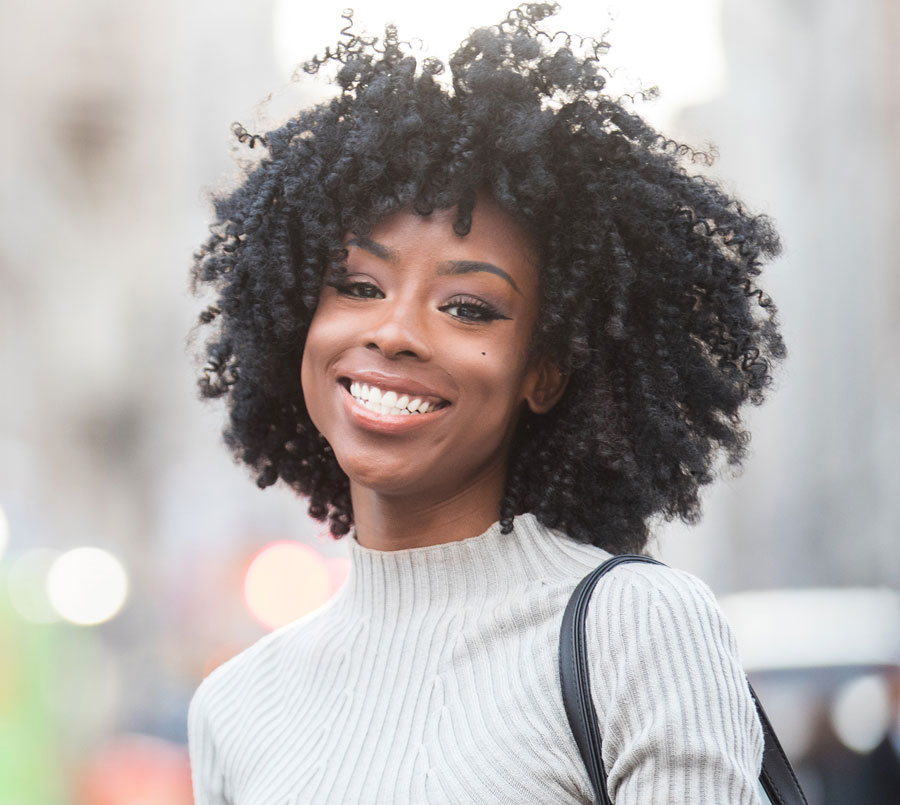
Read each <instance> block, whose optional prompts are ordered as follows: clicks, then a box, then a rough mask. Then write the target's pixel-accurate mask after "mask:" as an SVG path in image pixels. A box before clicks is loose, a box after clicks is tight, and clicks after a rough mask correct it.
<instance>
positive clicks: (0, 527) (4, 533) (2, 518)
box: [0, 506, 9, 559]
mask: <svg viewBox="0 0 900 805" xmlns="http://www.w3.org/2000/svg"><path fill="white" fill-rule="evenodd" d="M7 545H9V520H8V519H7V517H6V512H5V511H3V507H2V506H0V559H2V558H3V554H4V552H5V551H6V546H7Z"/></svg>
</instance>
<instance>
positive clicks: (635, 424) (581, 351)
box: [193, 3, 785, 553]
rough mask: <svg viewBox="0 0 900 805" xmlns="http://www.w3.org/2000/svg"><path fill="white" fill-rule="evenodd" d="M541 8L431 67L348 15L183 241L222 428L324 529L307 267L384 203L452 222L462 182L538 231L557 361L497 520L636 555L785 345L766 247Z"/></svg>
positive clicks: (337, 252) (346, 514)
mask: <svg viewBox="0 0 900 805" xmlns="http://www.w3.org/2000/svg"><path fill="white" fill-rule="evenodd" d="M556 10H557V6H556V5H555V4H552V3H550V4H546V3H540V4H526V5H522V6H520V7H519V8H517V9H514V10H513V11H511V12H510V13H509V14H508V15H507V17H506V19H504V20H503V21H502V22H501V23H500V24H499V25H496V26H494V27H490V28H481V29H478V30H476V31H474V32H473V33H472V34H471V35H470V36H469V37H468V38H467V39H466V40H465V41H464V42H463V43H462V45H461V46H460V47H459V49H458V50H457V51H456V53H455V54H454V55H453V56H452V57H451V58H450V61H449V67H450V76H449V78H450V80H449V81H444V79H442V78H440V76H441V73H443V72H444V69H445V66H444V64H443V63H442V62H440V61H438V60H436V59H432V58H427V59H424V61H422V63H421V65H419V64H418V63H417V60H416V59H415V58H414V57H413V56H412V55H410V51H411V47H410V46H409V45H408V44H407V43H404V42H401V41H399V39H398V36H397V31H396V29H395V28H394V27H393V26H388V27H387V28H386V29H385V34H384V36H383V38H380V39H376V38H368V37H364V36H360V35H358V34H356V33H354V32H353V29H352V25H351V23H352V13H351V12H345V13H344V18H345V20H346V21H347V25H346V26H345V28H344V29H343V31H342V37H341V41H340V42H339V44H338V45H337V46H336V47H335V48H333V49H332V48H329V49H328V50H326V51H325V54H324V56H322V57H319V58H316V59H313V60H312V61H311V62H309V63H307V64H306V65H304V69H305V70H306V71H307V72H309V73H316V72H318V71H319V70H321V69H322V68H324V67H326V66H328V65H330V64H332V63H336V66H337V73H336V82H337V84H338V85H339V88H340V90H339V92H337V93H336V96H335V97H334V98H333V99H332V100H330V101H328V102H325V103H323V104H320V105H317V106H314V107H312V108H309V109H306V110H304V111H301V112H300V113H299V114H298V115H297V116H296V117H294V118H292V119H291V120H289V121H288V122H287V123H286V124H284V125H283V126H281V127H280V128H277V129H275V130H273V131H269V132H267V133H265V134H264V135H255V134H254V135H251V134H250V133H249V132H248V131H247V130H246V129H244V128H243V127H242V126H240V125H238V124H235V126H234V132H235V134H236V136H237V138H238V140H240V142H242V143H244V144H245V145H247V146H249V147H250V148H256V147H259V148H261V149H263V150H264V156H263V158H261V159H260V160H259V161H258V162H257V163H256V164H255V165H252V166H251V167H248V168H247V170H246V174H245V176H244V178H243V180H242V183H241V184H240V185H239V186H238V187H236V189H233V190H231V191H230V192H228V193H227V194H223V195H220V196H219V197H217V198H216V199H215V212H216V222H215V223H214V224H213V225H212V226H211V228H210V231H211V233H212V234H211V236H210V237H209V239H208V240H207V241H206V243H205V244H204V245H203V247H202V248H201V249H200V250H199V251H198V252H197V254H196V255H195V261H194V266H193V281H194V290H195V292H200V291H202V290H208V289H210V288H211V289H212V290H213V291H214V292H215V294H216V296H217V299H216V302H215V304H213V305H211V306H210V307H208V308H207V309H205V310H204V311H203V313H201V315H200V326H201V327H204V328H210V330H211V334H210V335H209V337H208V339H207V340H206V343H205V352H204V357H205V358H206V359H207V363H206V365H205V366H204V367H203V369H202V371H201V376H200V381H199V383H200V389H201V393H202V395H203V396H205V397H220V396H224V397H225V398H226V399H227V403H228V407H229V414H230V421H229V424H228V426H227V428H226V430H225V440H226V443H227V444H228V445H229V446H230V448H231V449H232V451H233V453H234V455H235V458H236V459H237V460H240V461H243V462H245V463H246V464H248V465H250V466H251V467H252V468H253V469H254V470H255V471H256V473H257V475H258V484H259V486H260V487H266V486H268V485H270V484H273V483H275V482H276V481H277V480H278V479H279V478H280V479H281V480H283V481H284V482H286V483H287V484H288V485H290V486H291V487H292V488H293V489H295V490H296V491H297V492H299V493H300V494H302V495H305V496H307V497H308V498H309V501H310V503H309V512H310V514H311V515H312V516H313V517H314V518H317V519H319V520H325V519H326V518H327V519H328V520H329V523H330V529H331V533H332V534H333V535H334V536H335V537H339V536H341V535H343V534H346V533H347V531H348V530H349V529H350V527H351V526H352V521H353V513H352V506H351V501H350V491H349V481H348V479H347V477H346V475H345V474H344V473H343V472H342V470H341V468H340V467H339V466H338V463H337V461H336V459H335V457H334V454H333V453H332V450H331V447H330V446H329V445H328V443H327V442H326V441H325V439H324V437H323V436H322V435H321V434H320V433H319V432H318V431H317V429H316V428H315V426H314V425H313V423H312V422H311V420H310V417H309V414H308V413H307V410H306V406H305V403H304V399H303V393H302V390H301V386H300V371H299V367H300V361H301V356H302V354H303V347H304V342H305V338H306V333H307V330H308V328H309V325H310V321H311V319H312V317H313V314H314V313H315V309H316V303H317V299H318V295H319V290H320V287H321V285H322V282H323V277H324V275H325V273H326V271H328V270H329V269H330V268H331V267H333V266H334V265H335V263H337V262H340V260H341V259H342V257H343V256H345V254H346V253H345V252H344V251H343V248H342V242H343V239H344V236H345V234H346V233H347V232H349V231H353V232H356V233H362V234H365V233H366V232H367V231H369V230H370V229H371V228H372V227H373V226H374V224H375V223H376V222H377V221H379V219H381V218H383V217H384V216H385V215H387V214H389V213H391V212H393V211H396V210H399V209H401V208H406V209H413V210H415V212H417V213H419V214H421V215H428V214H430V213H431V212H432V211H433V210H435V209H449V208H454V207H455V208H456V210H457V213H456V217H455V223H454V229H455V231H456V232H457V233H458V234H460V235H465V234H466V233H467V232H468V231H469V227H470V224H471V216H472V210H473V207H474V204H475V198H476V193H477V192H479V191H485V192H487V193H489V194H490V195H491V196H492V197H493V198H494V199H495V200H496V201H497V202H498V203H499V204H500V205H501V206H502V207H503V208H504V209H505V210H506V211H507V212H508V213H510V214H511V215H512V216H514V217H515V218H516V219H518V220H520V221H523V222H525V223H526V224H527V226H528V228H529V229H530V231H531V232H533V233H534V234H535V236H536V239H537V241H538V243H539V248H540V288H541V298H540V311H541V315H540V317H539V321H538V324H537V325H536V330H535V333H534V336H533V343H534V345H535V349H536V350H538V351H539V352H540V353H541V354H543V355H545V356H548V357H550V358H551V359H552V360H554V361H555V362H556V363H557V364H558V365H559V366H560V367H561V368H562V369H563V370H564V371H565V372H566V373H567V374H568V375H569V384H568V387H567V389H566V392H565V395H564V396H563V398H562V400H561V401H560V403H559V404H558V405H557V406H556V407H555V408H554V409H553V410H552V411H551V412H550V413H548V414H545V415H543V416H534V415H529V414H527V413H526V414H525V415H524V416H523V417H522V419H521V420H520V421H519V423H518V429H517V431H516V434H515V437H514V439H513V443H512V447H511V453H510V460H509V470H508V477H507V483H506V489H505V492H504V495H503V497H502V500H501V503H500V509H499V512H498V516H499V518H500V521H501V524H502V528H503V530H504V532H508V531H510V530H511V529H512V523H513V518H514V516H515V515H516V514H519V513H522V512H532V513H533V514H534V515H535V516H536V517H537V518H538V519H540V520H541V522H543V523H544V524H546V525H547V526H550V527H553V528H559V529H562V530H564V531H566V532H567V533H568V534H569V535H570V536H572V537H573V538H575V539H578V540H581V541H583V542H587V543H592V544H595V545H599V546H601V547H603V548H605V549H607V550H609V551H611V552H614V553H621V552H625V551H631V552H639V551H642V550H644V548H645V546H646V543H647V539H648V534H649V527H648V526H649V521H650V519H651V518H652V517H654V516H657V515H662V516H663V517H665V518H666V519H669V520H671V519H673V518H675V517H680V518H682V519H683V520H685V521H687V522H694V521H696V520H697V519H698V518H699V513H700V502H699V497H698V493H699V489H700V487H701V486H703V485H704V484H708V483H709V482H710V481H711V480H713V478H714V477H715V474H716V471H715V464H716V459H717V456H718V455H720V454H721V455H724V456H726V457H727V460H728V463H729V464H730V465H731V466H733V467H735V468H737V467H739V466H740V464H741V461H742V459H743V457H744V453H745V448H746V443H747V441H748V438H749V436H748V434H747V432H746V431H745V430H744V429H743V427H742V423H741V419H740V410H741V408H742V406H743V405H744V403H746V402H747V401H750V402H752V403H755V404H758V403H760V402H761V401H762V399H763V394H764V389H765V388H766V386H767V385H769V383H770V379H771V366H772V364H773V363H774V361H775V360H777V359H780V358H782V357H783V356H784V354H785V349H784V344H783V342H782V339H781V335H780V333H779V330H778V324H777V320H776V309H775V306H774V305H773V303H772V301H771V299H770V298H769V297H768V296H767V295H766V294H764V293H763V292H762V290H760V289H759V287H758V286H757V282H756V280H757V276H758V275H759V273H760V265H761V263H762V262H763V261H764V260H765V259H766V258H771V257H773V256H775V255H776V254H777V253H778V251H779V242H778V237H777V234H776V233H775V231H774V229H773V227H772V224H771V222H770V221H769V219H767V218H766V217H764V216H753V215H750V214H748V213H747V212H746V211H745V210H744V209H743V208H742V206H741V205H740V204H739V203H738V202H737V201H735V200H734V199H733V198H731V197H730V196H729V195H727V194H726V193H725V192H723V190H722V189H720V187H719V186H718V185H717V184H716V183H714V182H713V181H712V180H710V179H708V178H705V177H704V176H701V175H692V174H690V173H689V172H688V166H689V165H690V164H691V163H692V161H695V160H696V159H698V158H706V155H705V154H703V153H702V152H699V153H698V152H695V151H693V150H692V149H689V148H687V147H686V146H683V145H680V144H678V143H675V142H673V141H671V140H668V139H665V138H664V137H662V136H661V135H660V134H659V133H657V132H656V131H655V130H654V129H653V128H651V127H650V126H649V125H648V124H647V123H645V122H644V120H643V119H642V118H641V117H640V116H638V115H637V114H636V113H635V112H633V111H631V106H632V104H631V103H630V101H629V100H628V99H623V98H616V97H612V96H610V95H609V94H606V93H605V92H604V88H605V85H606V79H605V74H604V69H603V67H602V65H601V58H602V56H603V55H604V54H605V53H606V50H607V45H606V43H605V42H604V41H602V40H592V39H581V38H578V37H574V36H571V35H568V34H556V35H551V34H548V33H546V32H545V31H544V30H543V27H542V24H541V22H542V20H543V19H544V18H546V17H548V16H550V15H552V14H553V13H555V11H556Z"/></svg>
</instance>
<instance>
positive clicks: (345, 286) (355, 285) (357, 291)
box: [328, 277, 384, 299]
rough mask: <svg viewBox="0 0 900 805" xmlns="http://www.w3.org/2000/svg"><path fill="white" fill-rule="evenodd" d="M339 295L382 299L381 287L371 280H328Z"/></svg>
mask: <svg viewBox="0 0 900 805" xmlns="http://www.w3.org/2000/svg"><path fill="white" fill-rule="evenodd" d="M328 284H329V285H331V286H332V287H333V288H334V289H336V290H337V292H338V293H339V294H340V295H341V296H352V297H354V298H355V299H382V298H383V297H384V294H383V293H382V292H381V289H380V288H379V287H378V286H377V285H374V284H373V283H371V282H354V281H353V280H347V279H343V278H340V277H338V278H335V279H332V280H329V281H328Z"/></svg>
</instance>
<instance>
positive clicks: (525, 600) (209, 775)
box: [189, 515, 763, 805]
mask: <svg viewBox="0 0 900 805" xmlns="http://www.w3.org/2000/svg"><path fill="white" fill-rule="evenodd" d="M348 542H349V545H350V559H351V571H350V575H349V577H348V579H347V582H346V584H345V585H344V586H343V587H342V588H341V590H339V591H338V593H337V594H336V595H335V596H334V597H333V598H332V599H331V600H330V601H329V602H328V603H327V604H326V605H325V606H323V607H322V608H320V609H319V610H317V611H316V612H313V613H311V614H310V615H308V616H306V617H304V618H302V619H301V620H299V621H297V622H296V623H293V624H291V625H289V626H286V627H284V628H282V629H280V630H278V631H276V632H273V633H272V634H270V635H267V636H266V637H264V638H263V639H261V640H260V641H258V642H257V643H256V644H255V645H253V646H252V647H250V648H249V649H247V650H246V651H244V652H243V653H241V654H240V655H238V656H237V657H235V658H233V659H232V660H230V661H229V662H227V663H225V664H224V665H222V666H221V667H219V668H217V669H216V670H215V671H213V673H211V674H210V675H209V676H208V677H207V678H206V679H205V680H204V681H203V683H202V684H201V685H200V687H199V689H198V690H197V693H196V694H195V696H194V699H193V701H192V703H191V708H190V715H189V737H190V751H191V764H192V771H193V778H194V794H195V798H196V804H197V805H220V803H231V805H286V804H287V803H291V804H292V805H299V803H314V805H320V804H321V805H328V804H329V803H344V804H346V803H366V805H369V804H371V805H375V803H391V805H403V803H415V804H416V805H426V803H430V804H432V805H436V804H437V803H441V804H442V805H443V804H446V805H465V804H466V803H517V805H526V804H529V805H548V804H549V803H559V804H560V805H565V804H566V803H590V802H593V793H592V791H591V788H590V782H589V780H588V777H587V772H586V771H585V769H584V767H583V765H582V761H581V757H580V756H579V754H578V748H577V747H576V745H575V740H574V738H573V737H572V734H571V731H570V729H569V725H568V722H567V720H566V715H565V710H564V709H563V702H562V694H561V692H560V685H559V672H558V656H559V648H558V643H559V628H560V624H561V621H562V614H563V610H564V609H565V605H566V603H567V601H568V599H569V596H570V595H571V594H572V591H573V590H574V589H575V586H576V584H577V583H578V582H579V581H580V580H581V579H582V578H583V577H584V576H585V575H586V574H587V573H588V572H589V571H590V570H591V569H592V568H594V567H596V566H597V565H599V564H600V563H601V562H602V561H604V560H605V559H606V558H608V554H606V553H605V552H604V551H602V550H600V549H599V548H595V547H592V546H589V545H582V544H580V543H577V542H575V541H573V540H571V539H569V538H568V537H566V536H565V535H563V534H560V533H559V532H555V531H551V530H549V529H547V528H545V527H543V526H542V525H541V524H540V523H539V522H538V521H537V520H536V519H535V518H534V517H533V516H531V515H523V516H520V517H518V518H516V521H515V530H514V531H513V533H511V534H501V533H500V528H499V525H498V524H496V523H495V524H494V525H493V526H492V527H491V528H490V529H488V531H486V532H485V533H484V534H482V535H481V536H478V537H473V538H471V539H465V540H461V541H459V542H452V543H447V544H443V545H435V546H430V547H425V548H414V549H409V550H400V551H374V550H370V549H367V548H364V547H362V546H361V545H359V544H358V543H357V542H356V540H355V539H353V537H352V536H351V537H348ZM587 624H588V642H589V646H590V653H591V691H592V695H593V698H594V705H595V707H596V709H597V714H598V718H599V723H600V729H601V731H602V735H603V761H604V765H605V767H606V769H607V772H608V784H609V791H610V795H611V796H612V798H613V800H614V802H615V803H616V805H655V804H656V803H659V805H673V803H698V804H702V805H750V804H751V803H752V804H753V805H756V803H759V799H758V795H757V777H758V775H759V768H760V763H761V760H762V746H763V739H762V731H761V728H760V724H759V720H758V718H757V716H756V711H755V708H754V706H753V701H752V699H751V698H750V694H749V691H748V688H747V684H746V681H745V679H744V675H743V672H742V670H741V667H740V664H739V661H738V655H737V647H736V644H735V640H734V637H733V635H732V633H731V631H730V629H729V627H728V625H727V624H726V622H725V621H724V619H723V617H722V615H721V613H720V611H719V609H718V607H717V605H716V603H715V599H714V597H713V595H712V593H711V592H710V590H709V588H708V587H706V585H705V584H703V583H702V582H701V581H699V580H697V579H696V578H694V577H693V576H690V575H689V574H687V573H684V572H682V571H678V570H672V569H669V568H663V567H659V566H650V565H646V564H629V565H625V566H622V567H619V568H616V569H615V570H614V571H613V572H612V573H610V574H609V575H608V576H607V577H605V578H604V579H603V580H602V581H601V582H600V584H599V585H598V587H597V589H596V590H595V592H594V595H593V598H592V602H591V606H590V608H589V612H588V621H587Z"/></svg>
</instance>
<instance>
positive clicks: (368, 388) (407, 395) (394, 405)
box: [339, 377, 450, 418]
mask: <svg viewBox="0 0 900 805" xmlns="http://www.w3.org/2000/svg"><path fill="white" fill-rule="evenodd" d="M339 382H340V385H341V386H343V387H344V389H346V391H347V392H348V394H349V395H350V397H352V399H353V401H354V402H355V403H356V404H357V405H359V406H361V407H363V408H365V409H367V410H368V411H371V412H372V413H373V414H376V415H378V416H379V417H407V416H413V417H414V418H418V417H419V416H421V415H422V414H431V413H434V412H436V411H440V410H441V409H443V408H446V407H447V406H449V405H450V403H449V402H447V400H444V399H442V398H441V397H438V396H436V395H432V394H423V393H422V392H421V391H417V392H414V391H403V390H402V389H399V388H393V389H389V388H384V387H382V386H376V385H375V384H374V383H364V382H362V381H359V380H352V379H351V378H348V377H344V378H341V379H340V381H339Z"/></svg>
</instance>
